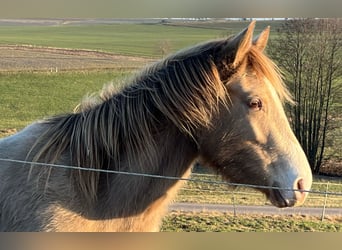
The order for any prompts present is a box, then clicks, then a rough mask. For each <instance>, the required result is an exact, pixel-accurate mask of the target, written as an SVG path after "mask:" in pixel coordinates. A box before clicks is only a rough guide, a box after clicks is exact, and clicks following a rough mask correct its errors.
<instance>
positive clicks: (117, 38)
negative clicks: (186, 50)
mask: <svg viewBox="0 0 342 250" xmlns="http://www.w3.org/2000/svg"><path fill="white" fill-rule="evenodd" d="M221 32H222V30H217V29H202V28H190V27H177V26H165V25H142V24H141V25H139V24H115V25H114V24H113V25H90V26H52V27H51V26H48V27H41V26H15V27H12V26H10V27H8V26H0V34H1V37H0V44H30V45H36V46H49V47H60V48H73V49H90V50H99V51H106V52H112V53H116V54H123V55H133V56H143V57H159V56H160V55H161V54H160V52H159V49H158V47H159V46H160V42H162V41H168V43H169V44H170V51H174V50H177V49H180V48H183V47H186V46H190V45H192V44H194V43H198V42H201V41H205V40H208V39H213V38H217V37H218V36H219V35H220V34H221Z"/></svg>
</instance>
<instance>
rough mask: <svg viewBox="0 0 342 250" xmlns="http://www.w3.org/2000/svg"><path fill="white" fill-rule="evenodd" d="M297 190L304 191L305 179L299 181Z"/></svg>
mask: <svg viewBox="0 0 342 250" xmlns="http://www.w3.org/2000/svg"><path fill="white" fill-rule="evenodd" d="M297 189H298V190H299V191H301V192H302V191H303V190H304V180H303V178H300V179H299V180H297Z"/></svg>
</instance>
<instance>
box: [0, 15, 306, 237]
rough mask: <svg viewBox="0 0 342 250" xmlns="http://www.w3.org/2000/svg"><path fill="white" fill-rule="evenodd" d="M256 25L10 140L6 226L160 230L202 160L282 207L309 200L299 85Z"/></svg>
mask: <svg viewBox="0 0 342 250" xmlns="http://www.w3.org/2000/svg"><path fill="white" fill-rule="evenodd" d="M254 27H255V21H253V22H251V23H250V24H249V25H248V27H247V28H245V29H244V30H243V31H241V32H240V33H238V34H237V35H235V36H232V37H225V38H219V39H214V40H210V41H206V42H203V43H200V44H197V45H194V46H192V47H189V48H185V49H183V50H180V51H178V52H176V53H174V54H171V55H169V56H167V57H165V58H164V59H162V60H160V61H158V62H154V63H152V64H151V65H148V66H146V67H145V68H144V69H142V70H141V72H139V73H136V74H134V76H132V78H130V79H127V84H126V85H124V87H122V88H121V89H119V90H118V89H113V88H107V89H106V90H104V91H103V92H102V93H101V94H100V95H99V96H97V97H94V98H92V99H89V100H87V101H85V102H83V103H81V104H80V105H79V106H78V108H77V110H76V111H74V112H70V113H68V114H62V115H56V116H53V117H50V118H46V119H43V120H40V121H36V122H34V123H32V124H31V125H28V126H27V127H26V128H24V129H23V130H21V131H19V132H18V133H16V134H14V135H12V136H9V137H6V138H3V139H1V140H0V159H1V160H0V164H1V167H0V179H1V182H0V230H1V231H64V232H67V231H73V232H77V231H158V230H160V227H161V223H162V219H163V216H164V215H165V214H166V213H167V208H168V204H169V203H170V202H172V201H173V199H174V197H175V195H176V194H177V190H179V188H180V187H181V186H182V185H183V184H184V182H185V181H184V179H185V178H188V177H189V176H190V174H191V169H192V166H193V164H194V163H195V162H200V164H202V165H203V166H207V167H209V168H212V169H214V170H215V171H216V172H217V174H218V175H221V176H222V178H223V180H224V181H227V182H234V183H241V184H249V185H255V188H256V189H257V190H259V191H260V192H262V193H264V194H265V196H266V198H267V199H268V200H269V201H270V202H271V203H272V204H273V205H274V206H277V207H280V208H283V207H291V206H296V205H301V204H303V202H304V200H305V199H306V197H307V194H308V190H310V188H311V184H312V174H311V170H310V166H309V164H308V161H307V159H306V156H305V154H304V152H303V150H302V148H301V146H300V144H299V143H298V141H297V139H296V138H295V136H294V134H293V132H292V131H291V128H290V126H289V122H288V120H287V117H286V114H285V111H284V108H283V107H284V103H285V102H292V98H291V94H290V93H289V91H288V89H287V88H286V86H285V85H284V83H283V81H282V75H281V72H280V70H279V68H278V67H277V66H276V64H275V63H274V62H273V61H272V60H271V59H270V58H269V57H268V56H267V55H266V53H265V52H264V49H265V47H266V45H267V41H268V37H269V33H270V28H269V27H267V28H265V29H264V30H263V31H262V32H261V33H260V34H259V35H258V36H257V37H255V38H253V31H254ZM56 166H64V168H58V167H56ZM68 166H70V168H69V167H68ZM71 167H74V168H71ZM113 171H114V172H113ZM123 173H135V174H134V175H133V174H132V175H130V174H123ZM154 176H165V177H173V178H154ZM259 186H260V187H259ZM262 186H264V187H265V186H266V188H261V187H262Z"/></svg>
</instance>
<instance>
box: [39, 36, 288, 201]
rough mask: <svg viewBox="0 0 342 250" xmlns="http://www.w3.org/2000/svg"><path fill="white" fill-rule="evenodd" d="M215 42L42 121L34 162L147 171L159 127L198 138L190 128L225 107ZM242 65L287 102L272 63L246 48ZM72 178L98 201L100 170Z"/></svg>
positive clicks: (204, 124)
mask: <svg viewBox="0 0 342 250" xmlns="http://www.w3.org/2000/svg"><path fill="white" fill-rule="evenodd" d="M220 44H222V41H211V42H208V43H205V44H201V45H198V46H195V47H193V48H191V49H188V50H184V51H181V52H179V53H177V54H175V55H173V56H170V57H168V58H166V59H165V60H162V61H161V62H158V63H155V64H154V65H152V66H150V67H148V68H146V69H145V70H144V71H142V72H141V73H140V74H138V75H137V76H136V77H135V78H133V79H132V80H131V81H130V82H129V83H128V85H127V86H126V87H125V88H123V89H122V90H121V91H118V92H117V91H113V90H110V91H108V90H107V91H104V92H103V93H102V95H100V97H99V98H98V99H97V101H95V102H90V104H89V102H88V105H80V107H79V109H78V110H77V112H76V113H73V114H67V115H63V116H58V117H53V118H50V119H48V120H46V121H45V123H46V124H48V130H47V131H46V132H45V133H44V134H43V135H42V136H41V137H40V138H39V139H38V141H37V143H36V144H35V147H36V148H37V147H38V145H43V146H42V147H41V148H39V149H36V150H34V152H38V153H37V154H36V155H35V156H34V158H33V160H34V161H41V162H48V163H58V159H59V158H60V157H61V156H62V155H63V154H68V153H70V155H71V161H70V164H72V165H74V166H80V167H87V168H94V169H115V170H122V171H134V172H144V173H151V172H153V167H155V166H157V164H155V163H156V161H158V157H157V156H158V152H157V149H158V147H157V142H156V140H155V138H157V137H158V131H161V130H166V129H167V126H169V125H168V124H172V126H175V127H176V128H177V129H179V130H180V131H182V132H183V133H184V134H185V135H186V136H189V137H190V138H192V139H193V140H196V138H195V137H196V135H195V131H196V130H197V129H198V128H200V127H209V126H210V125H211V124H210V121H211V119H212V117H213V115H215V114H216V113H217V111H218V109H219V107H220V105H221V106H222V104H223V105H227V103H228V98H229V97H228V94H227V91H226V86H225V83H224V82H223V81H222V79H221V78H222V74H221V73H220V72H219V71H220V70H221V69H220V68H218V67H217V61H215V60H216V59H215V58H213V57H212V51H213V50H215V49H217V47H218V46H219V45H220ZM226 59H227V58H226ZM228 60H230V59H229V58H228ZM248 64H249V65H251V66H252V67H253V68H254V70H255V71H256V72H260V73H261V74H263V75H264V76H266V77H267V78H268V79H269V80H270V82H271V83H273V85H274V87H275V89H276V90H277V92H278V94H279V97H280V98H281V99H283V100H285V99H286V100H290V99H291V98H290V95H289V93H288V92H287V90H286V88H285V87H284V85H283V83H282V80H281V77H280V74H279V71H278V69H277V67H276V66H275V65H274V64H273V63H272V62H271V60H270V59H268V58H267V57H266V56H265V55H264V54H263V53H262V52H259V51H258V50H257V49H256V48H253V47H252V48H251V50H250V52H249V53H248ZM234 73H235V71H231V72H228V77H230V76H231V75H232V74H234ZM226 75H227V72H226ZM159 147H160V145H159ZM71 178H73V179H74V180H75V183H76V185H77V186H78V187H79V189H80V190H81V193H82V194H83V195H84V196H85V197H86V199H87V200H89V201H95V200H96V197H97V191H98V185H99V178H100V174H99V173H97V172H91V171H75V170H73V171H72V172H71Z"/></svg>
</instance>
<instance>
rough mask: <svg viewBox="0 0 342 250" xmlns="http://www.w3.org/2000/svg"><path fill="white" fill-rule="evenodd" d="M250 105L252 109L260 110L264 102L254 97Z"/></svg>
mask: <svg viewBox="0 0 342 250" xmlns="http://www.w3.org/2000/svg"><path fill="white" fill-rule="evenodd" d="M248 107H249V108H250V109H254V110H260V109H261V108H262V102H261V100H260V99H259V98H252V99H251V100H250V101H249V103H248Z"/></svg>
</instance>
